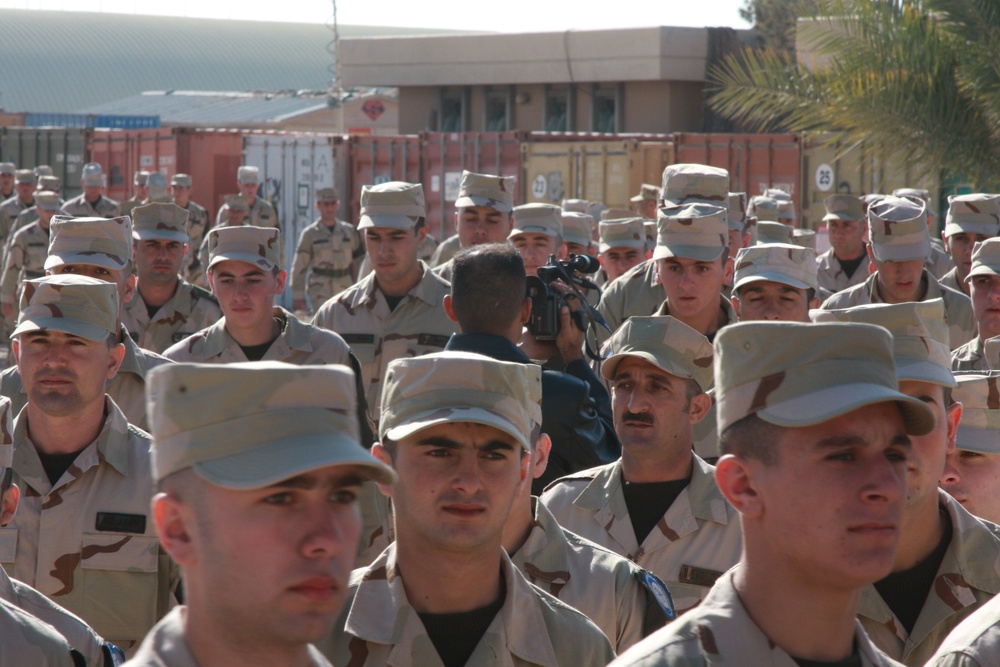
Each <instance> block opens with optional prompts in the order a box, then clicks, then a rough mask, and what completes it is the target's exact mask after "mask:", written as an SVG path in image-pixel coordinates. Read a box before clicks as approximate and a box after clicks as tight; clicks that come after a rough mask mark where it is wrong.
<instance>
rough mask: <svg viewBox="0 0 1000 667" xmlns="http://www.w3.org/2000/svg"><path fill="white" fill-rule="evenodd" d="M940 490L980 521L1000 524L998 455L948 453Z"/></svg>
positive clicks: (964, 450) (961, 450) (999, 470)
mask: <svg viewBox="0 0 1000 667" xmlns="http://www.w3.org/2000/svg"><path fill="white" fill-rule="evenodd" d="M941 488H942V489H944V490H945V491H947V492H948V493H950V494H951V496H952V498H954V499H955V500H957V501H958V502H960V503H962V506H963V507H965V509H967V510H969V512H971V513H972V514H974V515H975V516H978V517H979V518H980V519H985V520H987V521H991V522H993V523H997V522H998V521H1000V454H992V453H989V454H988V453H985V452H974V451H971V450H968V449H957V450H955V451H953V452H950V453H949V454H948V458H947V459H946V462H945V467H944V475H942V476H941Z"/></svg>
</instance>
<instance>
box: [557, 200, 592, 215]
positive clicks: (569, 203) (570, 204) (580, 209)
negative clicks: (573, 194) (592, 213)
mask: <svg viewBox="0 0 1000 667" xmlns="http://www.w3.org/2000/svg"><path fill="white" fill-rule="evenodd" d="M560 208H562V210H564V211H568V212H570V213H586V212H587V210H588V209H589V208H590V202H589V201H587V200H586V199H563V200H562V206H561V207H560Z"/></svg>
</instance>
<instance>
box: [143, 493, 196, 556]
mask: <svg viewBox="0 0 1000 667" xmlns="http://www.w3.org/2000/svg"><path fill="white" fill-rule="evenodd" d="M153 522H154V523H155V524H156V534H157V535H158V536H159V538H160V544H161V545H163V549H164V550H165V551H166V552H167V553H168V554H170V557H171V558H173V559H174V562H176V563H177V564H178V565H182V566H183V565H186V564H190V563H192V562H194V559H195V555H196V552H195V548H194V543H193V541H192V539H191V533H190V530H189V527H188V525H187V513H186V512H185V511H184V505H183V503H182V501H181V500H180V499H179V498H177V497H176V496H174V495H171V494H169V493H157V494H156V495H155V496H153Z"/></svg>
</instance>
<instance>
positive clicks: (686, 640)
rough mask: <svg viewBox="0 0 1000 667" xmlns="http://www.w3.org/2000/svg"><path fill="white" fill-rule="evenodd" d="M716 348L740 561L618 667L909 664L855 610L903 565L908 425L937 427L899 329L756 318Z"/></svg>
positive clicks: (723, 466) (723, 464)
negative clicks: (898, 355)
mask: <svg viewBox="0 0 1000 667" xmlns="http://www.w3.org/2000/svg"><path fill="white" fill-rule="evenodd" d="M774 341H782V342H783V343H784V344H783V345H775V344H774ZM715 351H716V355H717V359H716V365H715V379H716V383H715V384H716V390H717V396H718V405H719V410H718V422H719V423H718V428H719V432H720V433H721V434H722V442H723V450H724V452H725V456H723V458H722V459H720V460H719V464H718V468H717V469H716V472H715V477H716V479H717V480H718V485H719V488H720V489H721V490H722V492H723V493H724V494H725V497H726V499H727V500H728V501H729V502H730V503H732V505H733V507H735V508H736V510H737V511H739V513H740V515H741V524H742V532H743V544H744V547H743V553H742V556H741V558H740V564H739V565H738V566H737V567H736V568H734V569H733V570H731V571H729V572H727V573H726V574H725V575H723V576H722V577H721V578H720V579H719V581H718V583H716V585H715V587H714V588H713V589H712V591H711V593H710V594H709V596H708V597H707V598H706V599H705V601H704V602H702V604H701V605H700V606H699V607H698V608H697V609H695V610H694V611H691V612H689V613H688V614H687V615H686V616H684V617H683V618H681V619H679V620H678V621H676V622H674V623H672V624H671V625H669V626H667V628H665V629H664V630H662V631H661V632H659V633H657V634H656V635H654V636H652V637H650V638H648V639H646V640H644V641H643V642H641V643H640V644H639V645H637V646H635V647H633V648H632V649H631V650H630V651H628V652H626V653H625V655H623V656H621V657H620V658H619V659H618V660H617V661H615V662H614V663H612V664H613V665H614V666H615V667H624V666H625V665H643V667H653V666H660V665H678V666H681V665H683V666H685V667H687V666H689V665H709V664H711V665H714V664H719V663H725V664H734V665H736V664H738V665H793V664H799V665H806V664H824V665H825V664H851V665H864V666H876V665H880V666H885V667H888V666H889V665H895V664H897V663H895V662H893V661H892V660H889V659H888V658H886V657H885V655H883V654H882V653H881V652H880V651H878V650H877V649H876V648H875V647H874V646H873V644H872V642H871V641H870V640H869V639H868V637H867V636H866V634H865V631H864V629H862V627H861V625H860V624H859V623H858V622H857V621H856V620H854V618H853V616H854V612H855V609H856V607H857V606H858V593H859V590H860V589H861V588H862V587H863V586H866V585H868V584H870V583H871V582H872V581H875V580H876V579H878V578H879V577H881V576H884V575H885V573H887V572H888V571H889V569H890V568H891V567H892V562H893V554H894V551H895V547H896V544H897V542H898V541H899V539H900V532H901V527H902V524H903V504H904V501H905V498H906V490H907V487H906V482H905V474H906V467H905V464H906V460H907V456H908V454H909V451H910V441H909V438H908V437H907V433H911V434H920V433H926V432H928V431H929V430H930V429H931V428H933V427H934V416H933V414H932V413H931V411H930V410H929V409H928V407H927V406H926V405H924V403H923V402H922V401H919V400H915V399H912V398H910V397H909V396H906V395H904V394H902V393H900V392H899V391H897V390H896V386H897V380H896V377H895V374H894V372H893V360H892V352H891V337H890V335H889V334H888V333H887V332H886V331H885V330H883V329H881V328H879V327H874V326H870V325H863V324H840V323H833V324H802V323H798V322H746V323H740V324H736V325H734V326H732V327H729V328H727V329H724V330H723V331H721V332H720V333H719V337H718V338H717V339H716V341H715ZM793 656H794V657H793Z"/></svg>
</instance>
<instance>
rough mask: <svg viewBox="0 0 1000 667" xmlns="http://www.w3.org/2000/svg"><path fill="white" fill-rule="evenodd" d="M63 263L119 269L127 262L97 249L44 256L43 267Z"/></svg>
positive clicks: (50, 267) (52, 266) (47, 267)
mask: <svg viewBox="0 0 1000 667" xmlns="http://www.w3.org/2000/svg"><path fill="white" fill-rule="evenodd" d="M65 264H86V265H87V266H102V267H104V268H105V269H114V270H115V271H121V270H122V269H124V268H125V267H126V266H128V262H127V261H125V262H121V261H118V260H117V259H115V258H113V257H112V256H111V255H108V254H106V253H103V252H98V251H86V252H65V253H59V254H56V255H49V256H48V257H46V258H45V264H44V265H43V268H44V269H45V270H48V269H52V268H55V267H57V266H63V265H65Z"/></svg>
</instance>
